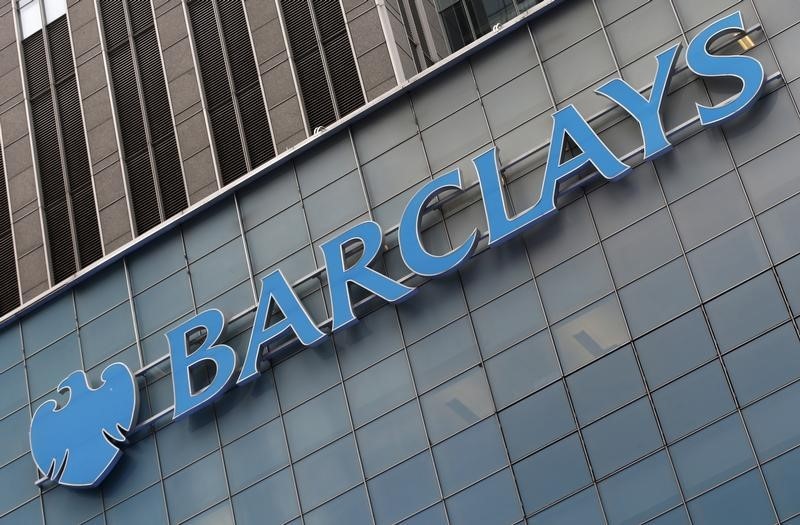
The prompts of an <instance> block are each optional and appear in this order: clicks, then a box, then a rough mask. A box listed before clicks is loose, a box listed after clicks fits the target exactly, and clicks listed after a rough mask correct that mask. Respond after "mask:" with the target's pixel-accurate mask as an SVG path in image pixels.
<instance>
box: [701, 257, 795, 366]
mask: <svg viewBox="0 0 800 525" xmlns="http://www.w3.org/2000/svg"><path fill="white" fill-rule="evenodd" d="M756 305H757V307H756ZM706 311H707V312H708V318H709V320H710V321H711V328H712V329H713V330H714V335H716V336H717V342H718V343H719V346H720V350H722V351H723V352H725V351H727V350H730V349H731V348H734V347H735V346H736V345H738V344H741V343H742V342H744V341H746V340H747V339H749V338H751V337H754V336H756V335H758V334H760V333H761V332H763V331H765V330H767V329H768V328H771V327H773V326H775V325H777V324H778V323H780V322H781V321H783V320H784V319H787V318H788V313H787V311H786V305H785V303H784V302H783V298H782V297H781V294H780V291H779V290H778V285H777V283H776V282H775V278H774V277H773V276H772V273H770V272H767V273H764V274H761V275H759V276H758V277H756V278H755V279H753V280H751V281H748V282H746V283H744V284H743V285H741V286H739V287H737V288H735V289H734V290H731V291H730V292H727V293H726V294H725V295H723V296H721V297H717V298H716V299H714V300H713V301H711V302H710V303H708V305H707V306H706Z"/></svg>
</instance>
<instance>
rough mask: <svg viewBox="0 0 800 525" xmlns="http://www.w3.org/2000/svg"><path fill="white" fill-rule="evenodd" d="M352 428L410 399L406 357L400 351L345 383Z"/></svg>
mask: <svg viewBox="0 0 800 525" xmlns="http://www.w3.org/2000/svg"><path fill="white" fill-rule="evenodd" d="M345 388H346V390H347V399H348V400H349V402H350V410H351V412H352V414H353V423H355V425H356V426H359V425H362V424H364V423H366V422H367V421H370V420H372V419H375V418H376V417H378V416H380V415H381V414H385V413H386V412H388V411H389V410H391V409H392V408H395V407H396V406H398V405H400V404H402V403H404V402H405V401H408V400H409V399H411V398H413V397H414V384H413V382H412V379H411V372H410V371H409V369H408V360H407V358H406V354H405V352H403V351H400V352H398V353H396V354H395V355H393V356H392V357H390V358H389V359H386V360H384V361H381V362H380V363H378V364H377V365H373V366H372V367H370V368H368V369H367V370H365V371H364V372H361V373H360V374H358V375H357V376H354V377H352V378H350V379H348V380H347V382H346V383H345Z"/></svg>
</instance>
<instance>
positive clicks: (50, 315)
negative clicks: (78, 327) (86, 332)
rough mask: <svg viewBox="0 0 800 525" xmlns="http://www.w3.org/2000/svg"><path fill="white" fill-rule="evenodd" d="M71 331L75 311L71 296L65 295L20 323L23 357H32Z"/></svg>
mask: <svg viewBox="0 0 800 525" xmlns="http://www.w3.org/2000/svg"><path fill="white" fill-rule="evenodd" d="M73 330H75V309H74V308H73V307H72V294H69V293H67V294H64V295H63V296H61V298H59V299H57V300H55V301H53V302H52V303H49V304H48V305H46V306H45V307H43V308H41V309H40V310H37V311H36V312H35V313H32V314H31V315H28V316H27V317H26V318H25V319H24V320H23V321H22V342H23V348H24V349H25V355H26V356H30V355H33V354H34V353H36V352H37V351H39V350H40V349H42V348H44V347H45V346H47V345H49V344H50V343H52V342H53V341H56V340H57V339H60V338H61V337H63V336H64V335H66V334H68V333H69V332H72V331H73ZM53 386H55V385H53Z"/></svg>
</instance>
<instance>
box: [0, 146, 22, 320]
mask: <svg viewBox="0 0 800 525" xmlns="http://www.w3.org/2000/svg"><path fill="white" fill-rule="evenodd" d="M19 304H20V301H19V285H18V283H17V264H16V261H15V260H14V237H13V235H12V234H11V213H10V210H9V208H8V191H7V188H6V176H5V170H4V169H3V152H2V151H0V315H5V314H7V313H8V312H10V311H11V310H13V309H14V308H16V307H17V306H19Z"/></svg>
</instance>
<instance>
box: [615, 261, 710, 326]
mask: <svg viewBox="0 0 800 525" xmlns="http://www.w3.org/2000/svg"><path fill="white" fill-rule="evenodd" d="M619 298H620V301H622V308H623V309H624V310H625V318H626V319H627V320H628V326H629V327H630V330H631V334H632V335H633V337H638V336H640V335H642V334H644V333H646V332H647V331H648V330H651V329H653V328H655V327H657V326H658V325H660V324H662V323H665V322H667V321H669V320H670V319H673V318H674V317H677V316H678V315H680V314H682V313H684V312H686V311H687V310H689V309H690V308H692V307H693V306H696V305H697V304H699V302H700V301H699V299H698V297H697V291H696V290H695V287H694V284H693V283H692V279H691V276H690V274H689V268H688V267H687V266H686V261H685V260H684V259H683V258H680V259H676V260H674V261H672V262H671V263H669V264H667V265H666V266H662V267H661V268H659V269H658V270H656V271H654V272H653V273H651V274H648V275H646V276H644V277H642V278H641V279H639V280H638V281H635V282H634V283H632V284H629V285H628V286H626V287H625V288H623V289H622V290H620V292H619ZM653 298H658V300H657V301H655V300H653Z"/></svg>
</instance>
